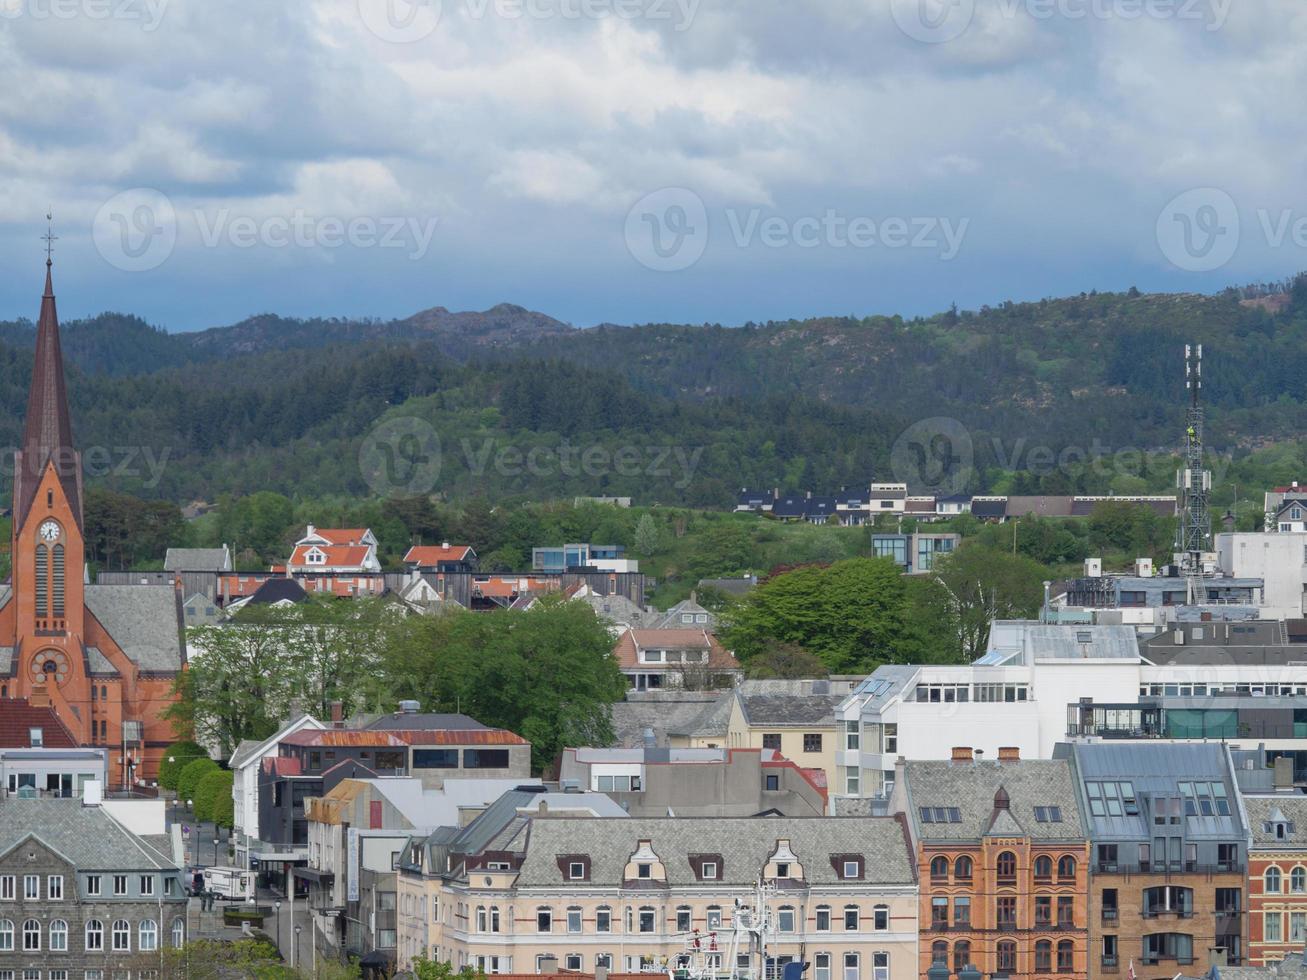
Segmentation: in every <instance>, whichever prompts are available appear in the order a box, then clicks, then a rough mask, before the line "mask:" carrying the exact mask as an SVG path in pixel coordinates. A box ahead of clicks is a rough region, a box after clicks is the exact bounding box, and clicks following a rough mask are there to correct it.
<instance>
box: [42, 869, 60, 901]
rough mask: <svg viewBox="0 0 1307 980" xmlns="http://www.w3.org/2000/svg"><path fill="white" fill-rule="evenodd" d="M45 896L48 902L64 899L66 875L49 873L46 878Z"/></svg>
mask: <svg viewBox="0 0 1307 980" xmlns="http://www.w3.org/2000/svg"><path fill="white" fill-rule="evenodd" d="M45 898H46V901H48V902H62V901H63V900H64V876H63V875H48V876H47V877H46V879H45Z"/></svg>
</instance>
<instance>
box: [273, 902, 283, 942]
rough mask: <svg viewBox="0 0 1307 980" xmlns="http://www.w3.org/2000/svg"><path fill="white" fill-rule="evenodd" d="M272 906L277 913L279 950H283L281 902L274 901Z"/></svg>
mask: <svg viewBox="0 0 1307 980" xmlns="http://www.w3.org/2000/svg"><path fill="white" fill-rule="evenodd" d="M272 907H273V909H274V910H276V913H277V952H278V953H280V952H281V902H273V903H272Z"/></svg>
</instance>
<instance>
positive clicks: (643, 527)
mask: <svg viewBox="0 0 1307 980" xmlns="http://www.w3.org/2000/svg"><path fill="white" fill-rule="evenodd" d="M631 544H632V547H633V548H634V549H635V552H636V554H638V555H639V556H640V557H642V558H652V557H653V556H654V555H656V554H658V553H659V552H660V551H662V550H663V529H662V525H661V524H659V523H658V521H657V520H656V519H655V518H654V516H653V515H652V514H641V515H640V519H639V520H638V521H636V522H635V536H634V539H633V540H632V542H631Z"/></svg>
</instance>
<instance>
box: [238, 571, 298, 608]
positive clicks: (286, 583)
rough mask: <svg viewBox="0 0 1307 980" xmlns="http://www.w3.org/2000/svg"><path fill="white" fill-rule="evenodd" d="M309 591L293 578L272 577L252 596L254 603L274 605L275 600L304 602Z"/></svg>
mask: <svg viewBox="0 0 1307 980" xmlns="http://www.w3.org/2000/svg"><path fill="white" fill-rule="evenodd" d="M307 598H308V593H307V592H305V591H304V589H303V587H301V586H300V584H299V583H298V582H296V581H295V580H294V579H291V578H281V577H277V578H270V579H268V580H267V581H266V582H264V583H263V584H262V585H260V586H259V587H258V588H257V589H255V590H254V594H253V595H252V596H250V602H251V603H252V604H253V605H256V606H261V605H272V604H273V603H275V602H303V601H304V600H305V599H307Z"/></svg>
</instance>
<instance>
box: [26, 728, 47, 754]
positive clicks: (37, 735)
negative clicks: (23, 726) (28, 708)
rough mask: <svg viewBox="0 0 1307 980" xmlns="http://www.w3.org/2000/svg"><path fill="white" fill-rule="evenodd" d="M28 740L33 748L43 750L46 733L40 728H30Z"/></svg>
mask: <svg viewBox="0 0 1307 980" xmlns="http://www.w3.org/2000/svg"><path fill="white" fill-rule="evenodd" d="M27 739H28V742H29V743H30V745H31V747H32V748H34V749H39V748H42V747H43V746H44V745H45V732H44V731H43V730H42V729H40V728H29V729H28V731H27Z"/></svg>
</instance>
